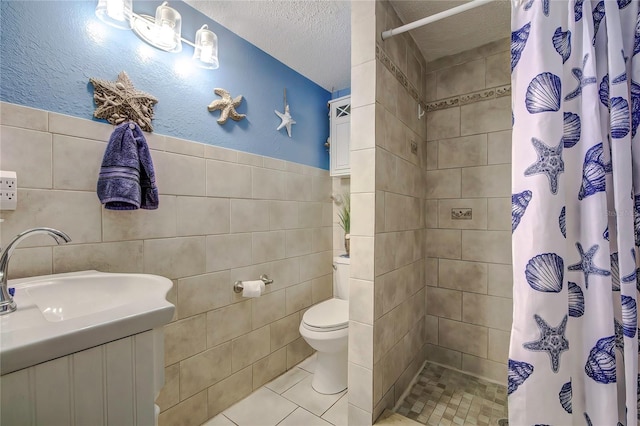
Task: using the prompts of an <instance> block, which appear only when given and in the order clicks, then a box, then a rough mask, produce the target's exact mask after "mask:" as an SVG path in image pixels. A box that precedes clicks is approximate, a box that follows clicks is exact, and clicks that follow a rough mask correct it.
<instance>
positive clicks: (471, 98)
mask: <svg viewBox="0 0 640 426" xmlns="http://www.w3.org/2000/svg"><path fill="white" fill-rule="evenodd" d="M504 96H511V85H510V84H507V85H505V86H499V87H492V88H490V89H485V90H480V91H478V92H473V93H467V94H465V95H460V96H455V97H453V98H447V99H440V100H437V101H435V102H429V103H428V104H427V108H426V110H427V112H431V111H438V110H440V109H446V108H453V107H457V106H460V105H468V104H472V103H475V102H480V101H486V100H488V99H496V98H502V97H504Z"/></svg>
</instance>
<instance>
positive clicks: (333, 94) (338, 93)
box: [331, 87, 351, 99]
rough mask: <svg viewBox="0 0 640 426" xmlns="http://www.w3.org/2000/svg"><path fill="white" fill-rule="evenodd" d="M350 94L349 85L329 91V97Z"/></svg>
mask: <svg viewBox="0 0 640 426" xmlns="http://www.w3.org/2000/svg"><path fill="white" fill-rule="evenodd" d="M350 94H351V87H347V88H346V89H342V90H334V91H333V93H331V99H338V98H341V97H343V96H347V95H350Z"/></svg>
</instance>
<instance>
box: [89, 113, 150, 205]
mask: <svg viewBox="0 0 640 426" xmlns="http://www.w3.org/2000/svg"><path fill="white" fill-rule="evenodd" d="M98 198H99V199H100V202H101V203H102V204H104V207H105V208H106V209H110V210H136V209H138V208H143V209H149V210H153V209H157V208H158V188H157V187H156V180H155V174H154V171H153V163H152V161H151V154H149V147H148V146H147V141H146V140H145V139H144V135H143V133H142V130H141V129H140V126H138V125H137V124H135V123H123V124H121V125H119V126H118V127H116V129H115V130H114V131H113V133H112V134H111V137H110V138H109V144H108V145H107V149H106V150H105V152H104V158H103V159H102V167H101V168H100V175H99V176H98Z"/></svg>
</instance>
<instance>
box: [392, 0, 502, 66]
mask: <svg viewBox="0 0 640 426" xmlns="http://www.w3.org/2000/svg"><path fill="white" fill-rule="evenodd" d="M464 3H466V1H458V0H419V1H406V0H392V1H391V4H393V7H394V9H395V10H396V12H397V13H398V16H399V17H400V19H401V20H402V22H404V23H410V22H413V21H417V20H418V19H421V18H424V17H426V16H431V15H435V14H436V13H439V12H442V11H444V10H447V9H451V8H452V7H455V6H459V5H461V4H464ZM386 29H390V28H386ZM409 34H410V35H411V37H413V39H414V40H415V42H416V43H417V45H418V47H419V48H420V51H421V52H422V55H423V56H424V58H425V60H426V61H427V62H431V61H433V60H434V59H438V58H442V57H443V56H449V55H454V54H456V53H460V52H463V51H465V50H468V49H473V48H474V47H478V46H482V45H483V44H487V43H490V42H492V41H496V40H500V39H503V38H506V37H509V36H510V35H511V4H510V2H509V1H508V0H498V1H495V2H493V3H489V4H485V5H483V6H480V7H477V8H475V9H471V10H468V11H466V12H462V13H460V14H458V15H455V16H451V17H449V18H446V19H443V20H441V21H437V22H433V23H431V24H428V25H425V26H423V27H420V28H416V29H414V30H411V31H409Z"/></svg>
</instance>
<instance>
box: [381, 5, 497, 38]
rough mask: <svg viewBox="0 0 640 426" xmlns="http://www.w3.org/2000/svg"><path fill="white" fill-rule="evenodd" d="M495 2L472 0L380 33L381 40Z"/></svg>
mask: <svg viewBox="0 0 640 426" xmlns="http://www.w3.org/2000/svg"><path fill="white" fill-rule="evenodd" d="M494 1H496V0H472V1H470V2H469V3H465V4H462V5H460V6H457V7H453V8H451V9H449V10H445V11H444V12H440V13H436V14H435V15H431V16H427V17H425V18H422V19H418V20H417V21H415V22H411V23H409V24H406V25H403V26H401V27H398V28H393V29H391V30H387V31H383V32H382V40H386V39H388V38H390V37H393V36H394V35H397V34H402V33H404V32H407V31H409V30H413V29H415V28H418V27H421V26H423V25H427V24H430V23H432V22H436V21H439V20H441V19H444V18H448V17H449V16H453V15H457V14H458V13H461V12H464V11H466V10H470V9H475V8H476V7H478V6H482V5H483V4H487V3H491V2H494Z"/></svg>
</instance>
